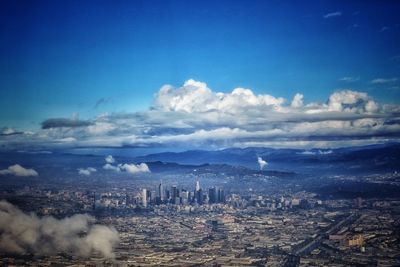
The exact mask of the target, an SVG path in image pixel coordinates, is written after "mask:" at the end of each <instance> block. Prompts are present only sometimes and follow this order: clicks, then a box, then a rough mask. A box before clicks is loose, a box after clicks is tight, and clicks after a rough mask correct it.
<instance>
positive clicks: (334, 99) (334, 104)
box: [328, 90, 378, 113]
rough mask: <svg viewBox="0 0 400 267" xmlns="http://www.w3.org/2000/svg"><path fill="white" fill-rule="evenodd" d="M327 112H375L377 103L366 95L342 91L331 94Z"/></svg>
mask: <svg viewBox="0 0 400 267" xmlns="http://www.w3.org/2000/svg"><path fill="white" fill-rule="evenodd" d="M328 106H329V110H331V111H339V112H341V111H344V112H354V113H364V112H368V113H371V112H376V111H377V110H378V105H377V103H376V102H375V101H374V100H372V99H371V98H370V97H369V96H368V95H367V94H366V93H361V92H356V91H351V90H343V91H339V92H335V93H333V94H331V96H330V97H329V101H328Z"/></svg>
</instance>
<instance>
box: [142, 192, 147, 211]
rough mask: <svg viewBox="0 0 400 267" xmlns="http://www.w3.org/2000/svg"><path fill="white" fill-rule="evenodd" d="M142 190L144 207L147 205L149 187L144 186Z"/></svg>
mask: <svg viewBox="0 0 400 267" xmlns="http://www.w3.org/2000/svg"><path fill="white" fill-rule="evenodd" d="M142 191H143V192H142V204H143V207H147V189H146V188H144V189H143V190H142Z"/></svg>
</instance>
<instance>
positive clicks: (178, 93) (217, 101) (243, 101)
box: [155, 80, 285, 113]
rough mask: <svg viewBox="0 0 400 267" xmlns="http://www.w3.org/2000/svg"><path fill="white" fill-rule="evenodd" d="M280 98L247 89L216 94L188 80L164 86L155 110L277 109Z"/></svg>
mask: <svg viewBox="0 0 400 267" xmlns="http://www.w3.org/2000/svg"><path fill="white" fill-rule="evenodd" d="M284 101H285V100H284V99H283V98H275V97H273V96H271V95H255V94H254V93H253V92H252V91H251V90H250V89H245V88H236V89H234V90H233V91H232V92H231V93H221V92H219V93H215V92H213V91H211V89H209V88H208V87H207V84H205V83H203V82H197V81H194V80H188V81H186V82H185V83H184V85H183V86H182V87H180V88H177V89H174V88H173V87H172V86H170V85H165V86H163V87H162V88H161V89H160V91H159V92H158V93H157V95H156V100H155V104H156V108H158V109H161V110H165V111H184V112H188V113H193V112H207V111H211V110H217V111H221V112H230V111H232V110H238V109H242V108H245V107H256V106H270V107H272V108H273V107H275V108H278V107H279V106H280V105H281V104H283V102H284Z"/></svg>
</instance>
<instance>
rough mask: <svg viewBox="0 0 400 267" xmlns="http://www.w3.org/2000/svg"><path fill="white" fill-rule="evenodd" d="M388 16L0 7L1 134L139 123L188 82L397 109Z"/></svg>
mask: <svg viewBox="0 0 400 267" xmlns="http://www.w3.org/2000/svg"><path fill="white" fill-rule="evenodd" d="M399 13H400V3H399V2H397V1H302V2H300V1H1V3H0V32H1V38H0V51H1V52H0V53H1V54H0V87H1V90H0V114H1V115H0V122H1V123H0V127H13V128H15V129H18V130H32V131H35V130H38V129H40V127H41V123H42V122H43V121H45V120H46V119H48V118H70V117H71V116H75V117H76V115H73V114H78V115H79V118H80V119H82V120H92V119H93V118H94V117H95V116H97V115H99V114H101V113H104V112H108V113H122V112H125V113H129V112H136V111H145V110H148V109H149V107H150V106H152V105H153V104H154V94H156V93H157V92H158V90H159V89H160V88H161V87H162V86H163V85H165V84H172V85H174V86H176V87H179V86H181V85H182V84H183V83H184V82H185V81H187V80H189V79H194V80H197V81H202V82H206V83H207V85H208V87H209V88H211V89H212V90H213V91H215V92H225V93H228V92H231V91H232V90H233V89H234V88H237V87H244V88H249V89H251V90H252V91H253V92H254V94H256V95H257V94H268V95H272V96H274V97H283V98H285V99H287V100H288V101H289V102H290V100H291V99H292V97H293V96H294V95H295V94H296V93H301V94H303V95H304V102H307V103H310V102H314V101H316V102H326V101H327V99H328V97H329V95H330V94H332V92H334V91H337V90H342V89H351V90H355V91H361V92H366V93H367V94H368V95H369V96H370V97H372V98H374V99H375V100H376V101H377V102H380V103H392V104H398V103H399V102H400V80H399V79H400V17H399V16H398V14H399ZM96 103H97V105H96Z"/></svg>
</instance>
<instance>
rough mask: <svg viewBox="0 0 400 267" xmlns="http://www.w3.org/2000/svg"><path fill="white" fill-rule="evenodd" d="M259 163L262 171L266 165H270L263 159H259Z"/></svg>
mask: <svg viewBox="0 0 400 267" xmlns="http://www.w3.org/2000/svg"><path fill="white" fill-rule="evenodd" d="M257 162H258V165H259V166H260V170H263V169H264V167H265V166H266V165H268V163H267V162H266V161H265V160H263V159H262V158H261V157H257Z"/></svg>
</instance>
